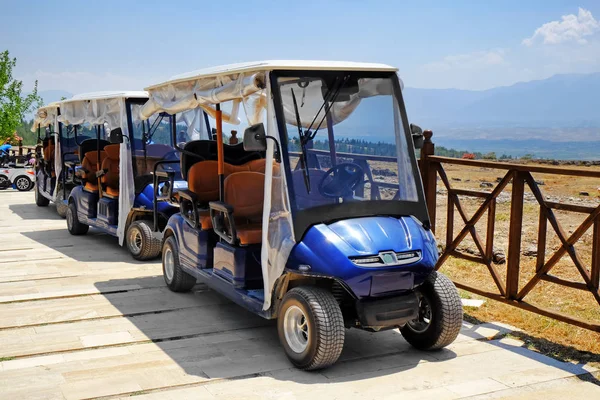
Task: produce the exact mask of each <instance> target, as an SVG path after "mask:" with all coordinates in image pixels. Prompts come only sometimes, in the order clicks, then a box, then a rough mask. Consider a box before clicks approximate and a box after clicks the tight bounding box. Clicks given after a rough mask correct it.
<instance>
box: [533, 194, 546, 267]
mask: <svg viewBox="0 0 600 400" xmlns="http://www.w3.org/2000/svg"><path fill="white" fill-rule="evenodd" d="M543 207H544V206H543V205H540V218H539V222H538V240H537V260H536V264H535V271H536V272H539V271H540V270H541V269H542V267H543V266H544V262H545V261H546V240H547V236H548V235H547V231H548V219H547V218H546V214H545V213H544V210H543Z"/></svg>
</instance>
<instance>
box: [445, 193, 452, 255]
mask: <svg viewBox="0 0 600 400" xmlns="http://www.w3.org/2000/svg"><path fill="white" fill-rule="evenodd" d="M446 212H447V216H446V248H449V247H450V245H451V244H452V240H453V239H454V201H453V198H452V196H448V207H447V210H446Z"/></svg>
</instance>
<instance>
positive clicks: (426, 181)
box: [421, 130, 437, 233]
mask: <svg viewBox="0 0 600 400" xmlns="http://www.w3.org/2000/svg"><path fill="white" fill-rule="evenodd" d="M423 136H424V137H425V141H424V143H423V147H422V148H421V180H422V181H423V189H424V191H425V201H426V202H427V211H428V212H429V220H430V221H429V222H430V224H431V231H432V232H433V233H435V217H436V209H435V208H436V207H435V205H436V196H437V168H436V166H435V165H433V164H432V163H431V162H430V161H429V156H433V155H434V154H435V144H434V143H433V142H432V141H431V137H432V136H433V132H432V131H430V130H426V131H424V132H423Z"/></svg>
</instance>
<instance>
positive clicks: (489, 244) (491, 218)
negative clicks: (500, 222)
mask: <svg viewBox="0 0 600 400" xmlns="http://www.w3.org/2000/svg"><path fill="white" fill-rule="evenodd" d="M495 229H496V199H493V200H492V202H491V203H490V207H489V210H488V220H487V232H486V235H485V256H486V258H487V259H488V262H489V263H491V262H492V260H493V259H494V231H495Z"/></svg>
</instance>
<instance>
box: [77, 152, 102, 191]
mask: <svg viewBox="0 0 600 400" xmlns="http://www.w3.org/2000/svg"><path fill="white" fill-rule="evenodd" d="M105 158H106V152H104V151H101V152H100V160H99V161H100V162H99V163H100V164H102V163H103V161H104V159H105ZM97 161H98V152H97V151H95V150H94V151H88V152H87V153H85V156H84V157H83V161H82V163H81V168H82V170H81V172H80V173H79V176H80V177H81V179H82V180H83V183H84V188H85V189H86V190H88V191H90V192H96V191H98V178H96V172H98V162H97Z"/></svg>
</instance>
